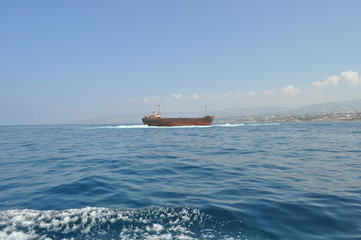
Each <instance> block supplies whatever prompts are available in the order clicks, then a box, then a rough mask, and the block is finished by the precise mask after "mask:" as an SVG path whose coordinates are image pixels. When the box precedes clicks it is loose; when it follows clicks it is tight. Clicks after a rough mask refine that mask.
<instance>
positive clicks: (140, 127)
mask: <svg viewBox="0 0 361 240" xmlns="http://www.w3.org/2000/svg"><path fill="white" fill-rule="evenodd" d="M274 125H279V123H222V124H213V125H210V126H169V127H155V126H147V125H114V126H97V127H87V128H84V129H152V128H153V129H154V128H156V129H168V128H176V129H178V128H211V127H240V126H274Z"/></svg>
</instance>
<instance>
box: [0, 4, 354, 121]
mask: <svg viewBox="0 0 361 240" xmlns="http://www.w3.org/2000/svg"><path fill="white" fill-rule="evenodd" d="M359 9H361V1H358V0H348V1H336V0H316V1H311V0H306V1H286V0H276V1H266V0H256V1H236V0H229V1H213V0H211V1H205V0H200V1H189V0H186V1H161V0H157V1H144V0H141V1H106V2H103V1H85V0H80V1H59V2H49V1H44V0H39V1H8V0H5V1H2V2H1V3H0V20H1V21H0V34H1V36H2V39H1V44H0V52H1V54H0V64H1V66H2V67H1V71H0V116H1V117H0V125H13V124H41V123H56V122H71V121H77V120H82V119H91V118H97V117H103V116H112V115H124V114H139V113H141V114H148V113H150V112H152V111H154V109H155V106H156V104H158V103H161V104H162V106H163V108H165V109H167V110H168V111H184V110H186V109H187V110H190V111H203V109H204V105H205V104H207V105H208V110H209V111H210V112H211V111H216V110H222V109H230V108H245V107H265V106H279V107H289V108H296V107H302V106H306V105H310V104H316V103H322V102H334V101H347V100H353V99H360V96H361V94H360V93H361V75H360V71H361V61H360V56H361V45H360V42H361V28H360V24H361V15H360V14H359Z"/></svg>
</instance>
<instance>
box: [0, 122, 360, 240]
mask: <svg viewBox="0 0 361 240" xmlns="http://www.w3.org/2000/svg"><path fill="white" fill-rule="evenodd" d="M0 239H16V240H18V239H43V240H50V239H54V240H55V239H152V240H153V239H183V240H184V239H187V240H188V239H227V240H231V239H232V240H233V239H248V240H252V239H259V240H263V239H295V240H297V239H311V240H312V239H325V240H326V239H327V240H330V239H331V240H332V239H335V240H336V239H337V240H342V239H345V240H346V239H361V122H312V123H311V122H309V123H253V124H250V123H244V124H242V123H240V124H220V123H218V124H217V123H216V124H214V125H212V126H208V127H148V126H144V125H107V126H104V125H57V126H55V125H53V126H0Z"/></svg>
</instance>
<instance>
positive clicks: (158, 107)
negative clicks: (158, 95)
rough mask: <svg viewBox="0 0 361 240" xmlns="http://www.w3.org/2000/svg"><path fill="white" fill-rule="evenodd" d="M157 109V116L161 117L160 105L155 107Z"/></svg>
mask: <svg viewBox="0 0 361 240" xmlns="http://www.w3.org/2000/svg"><path fill="white" fill-rule="evenodd" d="M157 109H158V114H159V116H162V115H161V113H160V104H158V105H157Z"/></svg>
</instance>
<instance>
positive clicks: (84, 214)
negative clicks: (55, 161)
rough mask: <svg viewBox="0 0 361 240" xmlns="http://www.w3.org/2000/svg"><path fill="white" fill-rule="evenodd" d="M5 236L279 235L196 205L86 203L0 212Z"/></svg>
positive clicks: (0, 232) (0, 235) (46, 239)
mask: <svg viewBox="0 0 361 240" xmlns="http://www.w3.org/2000/svg"><path fill="white" fill-rule="evenodd" d="M0 239H6V240H10V239H22V240H25V239H26V240H33V239H40V240H50V239H69V240H70V239H129V240H130V239H187V240H191V239H228V240H230V239H275V238H274V237H273V236H272V235H271V234H269V233H267V232H264V231H262V230H259V229H256V228H253V227H250V226H248V225H246V224H244V223H242V222H240V221H236V220H217V219H215V218H213V217H211V216H209V215H206V214H204V213H202V212H201V211H200V210H199V209H196V208H187V207H184V208H173V207H167V208H158V207H150V208H144V209H132V210H130V209H121V210H114V209H108V208H95V207H87V208H82V209H70V210H62V211H54V210H48V211H40V210H28V209H25V210H7V211H2V212H0Z"/></svg>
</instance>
